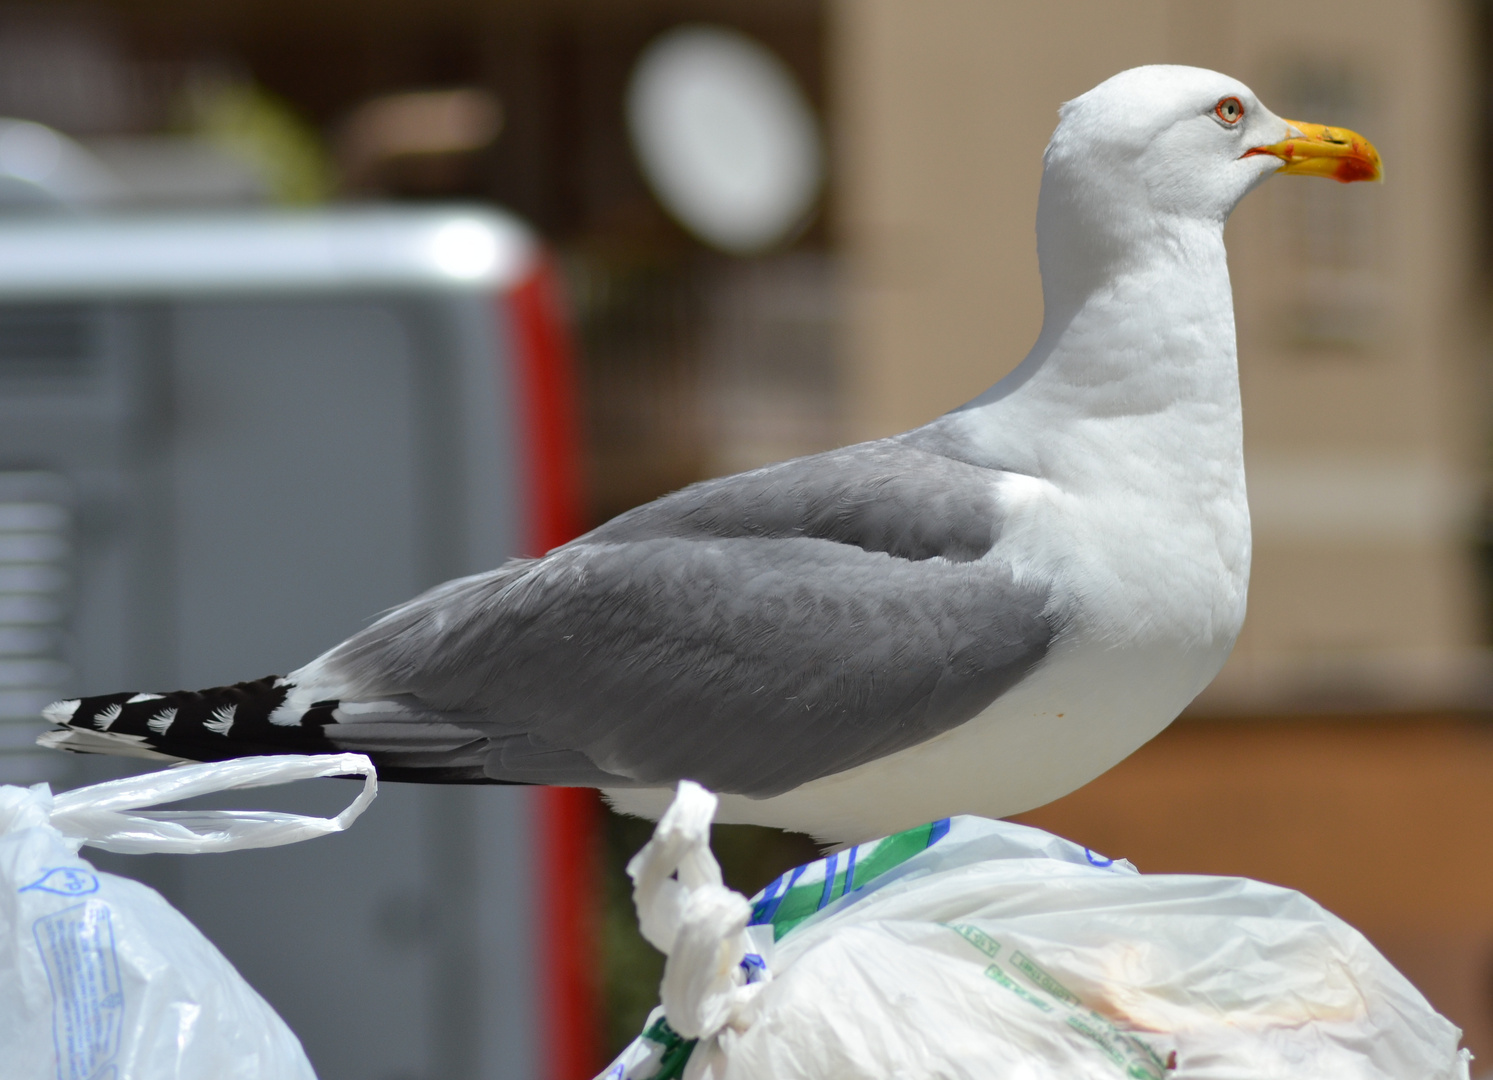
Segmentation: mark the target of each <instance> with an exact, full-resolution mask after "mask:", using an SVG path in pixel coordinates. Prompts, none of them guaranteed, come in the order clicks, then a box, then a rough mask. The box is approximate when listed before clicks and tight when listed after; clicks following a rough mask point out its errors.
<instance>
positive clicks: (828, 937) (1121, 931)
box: [602, 782, 1470, 1080]
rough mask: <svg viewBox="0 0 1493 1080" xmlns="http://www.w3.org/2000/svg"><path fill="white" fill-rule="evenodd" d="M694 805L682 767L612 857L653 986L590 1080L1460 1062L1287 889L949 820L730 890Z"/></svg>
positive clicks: (1372, 953)
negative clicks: (658, 969) (660, 970)
mask: <svg viewBox="0 0 1493 1080" xmlns="http://www.w3.org/2000/svg"><path fill="white" fill-rule="evenodd" d="M714 808H715V799H714V796H712V795H710V793H708V792H706V791H705V790H704V789H702V788H699V787H698V786H697V785H694V784H690V783H688V782H686V783H684V784H681V785H680V790H679V794H678V796H677V797H676V800H675V803H674V804H673V806H672V807H671V808H670V810H669V812H668V813H666V814H665V816H664V818H663V819H662V820H661V821H660V823H659V826H658V830H657V832H656V833H655V837H654V840H653V841H651V842H650V843H649V845H648V846H647V847H645V848H644V849H643V851H641V852H640V853H639V854H638V856H637V857H636V858H635V859H634V860H633V862H632V864H630V865H629V872H630V873H631V874H632V876H633V879H634V882H635V893H634V899H635V901H636V904H637V907H638V912H639V919H640V922H641V924H642V925H643V926H644V927H645V933H646V936H647V937H648V938H649V940H650V941H652V942H653V943H654V944H655V945H657V946H658V947H660V948H661V949H663V951H664V952H665V953H667V954H668V960H667V963H666V968H665V975H664V981H663V987H662V990H663V993H662V1000H663V1004H662V1006H661V1007H660V1008H659V1009H656V1010H655V1011H654V1014H653V1015H652V1016H651V1017H650V1018H649V1022H648V1025H647V1026H646V1028H645V1031H644V1033H643V1035H641V1036H640V1037H639V1038H638V1039H637V1040H635V1041H634V1042H633V1044H632V1045H631V1046H629V1047H628V1048H627V1049H626V1050H625V1051H624V1052H623V1054H622V1055H621V1056H620V1057H619V1058H618V1059H617V1061H615V1062H613V1063H612V1065H611V1066H610V1067H609V1068H608V1069H607V1070H606V1071H605V1072H604V1073H602V1078H603V1080H674V1078H683V1080H798V1078H802V1080H853V1078H862V1077H864V1078H866V1080H872V1078H876V1080H886V1078H896V1080H914V1078H924V1077H927V1078H933V1077H938V1078H950V1080H965V1078H968V1080H977V1078H978V1080H998V1078H1005V1077H1011V1078H1018V1077H1020V1078H1033V1080H1035V1078H1039V1077H1040V1078H1049V1077H1063V1078H1065V1080H1069V1078H1083V1080H1089V1078H1092V1080H1266V1078H1270V1080H1274V1078H1280V1080H1287V1078H1289V1080H1312V1078H1322V1080H1329V1078H1330V1080H1411V1078H1413V1080H1466V1078H1467V1076H1468V1063H1469V1060H1470V1055H1468V1054H1467V1053H1466V1051H1461V1050H1459V1049H1458V1041H1459V1039H1460V1037H1461V1033H1460V1032H1459V1031H1458V1030H1457V1028H1456V1027H1455V1026H1454V1025H1453V1024H1451V1023H1450V1022H1449V1021H1448V1020H1446V1019H1445V1018H1444V1017H1442V1016H1440V1015H1439V1014H1437V1013H1436V1011H1435V1010H1434V1009H1432V1008H1431V1006H1430V1005H1429V1004H1428V1003H1427V1002H1426V1000H1425V998H1424V997H1422V996H1421V994H1420V993H1419V992H1418V991H1417V990H1416V989H1415V987H1414V986H1412V985H1411V984H1410V982H1409V981H1408V980H1406V979H1405V978H1404V976H1402V975H1401V974H1400V973H1399V972H1398V971H1396V970H1395V969H1394V967H1393V966H1391V965H1390V964H1389V963H1388V961H1386V960H1385V959H1384V957H1383V956H1381V955H1380V954H1379V953H1378V951H1377V950H1375V949H1374V947H1373V946H1372V945H1370V944H1369V942H1368V941H1367V940H1366V939H1365V938H1364V937H1363V935H1361V934H1360V933H1358V931H1356V930H1354V929H1353V928H1352V927H1351V926H1349V925H1348V924H1347V923H1345V922H1343V921H1342V920H1341V919H1338V918H1337V917H1336V916H1334V915H1332V914H1331V913H1329V912H1328V911H1326V910H1324V909H1323V908H1322V907H1320V906H1319V905H1318V904H1316V903H1314V902H1313V901H1312V900H1310V899H1308V898H1307V897H1305V896H1303V895H1302V894H1300V893H1298V892H1294V891H1292V890H1290V889H1283V888H1279V887H1276V886H1273V885H1266V884H1263V883H1261V882H1257V881H1251V880H1248V879H1245V878H1224V877H1204V876H1194V875H1174V874H1149V875H1148V874H1140V873H1138V872H1137V871H1136V870H1135V868H1134V867H1132V866H1131V865H1130V864H1129V863H1127V862H1124V861H1123V860H1110V859H1107V858H1105V857H1103V856H1100V855H1097V854H1095V853H1094V852H1092V851H1089V850H1087V849H1085V848H1083V847H1080V846H1078V845H1076V844H1072V843H1070V842H1069V841H1066V840H1063V839H1061V838H1059V837H1055V836H1052V835H1050V834H1048V833H1044V832H1041V831H1040V830H1037V829H1031V828H1027V827H1024V826H1020V825H1014V824H1011V823H1009V822H1002V821H988V820H985V819H981V818H973V817H958V818H953V819H948V820H945V821H942V822H933V823H930V824H929V825H925V826H922V827H921V828H920V829H914V830H910V831H909V832H907V833H900V834H897V835H896V836H892V837H886V838H884V839H882V840H877V841H872V842H871V843H868V844H863V845H860V846H859V847H857V848H854V849H850V850H849V851H845V852H839V853H836V854H835V855H832V856H829V857H828V858H826V859H823V860H820V861H819V862H817V863H812V864H809V865H808V866H806V867H800V868H798V869H797V870H795V871H792V872H791V873H789V874H785V875H784V876H783V877H782V878H780V879H779V880H778V881H775V882H773V883H772V884H771V885H769V886H768V887H767V888H766V889H764V890H763V891H762V892H761V893H759V894H758V895H757V896H756V897H754V898H753V900H752V901H750V902H746V901H744V900H743V901H742V902H741V903H740V904H733V903H732V902H731V897H733V896H735V894H731V893H730V890H728V889H726V888H724V886H723V885H721V883H720V873H719V869H718V867H716V866H715V862H714V859H713V857H711V856H710V853H709V822H710V819H711V817H712V815H713V813H714ZM722 894H728V895H722ZM738 899H739V898H738Z"/></svg>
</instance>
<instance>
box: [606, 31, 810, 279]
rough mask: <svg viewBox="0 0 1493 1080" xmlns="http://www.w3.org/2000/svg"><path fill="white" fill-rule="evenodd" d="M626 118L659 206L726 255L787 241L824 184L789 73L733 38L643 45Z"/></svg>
mask: <svg viewBox="0 0 1493 1080" xmlns="http://www.w3.org/2000/svg"><path fill="white" fill-rule="evenodd" d="M627 121H628V127H629V129H630V131H631V134H632V141H633V148H634V150H635V151H636V153H637V155H638V159H639V161H640V162H641V164H642V167H643V173H644V175H645V176H646V177H647V179H648V182H649V183H650V184H651V185H652V186H653V190H654V193H655V194H656V195H657V196H658V198H659V201H660V202H662V203H663V205H664V207H665V208H666V209H667V210H668V211H669V212H670V213H671V214H673V215H674V217H675V218H677V219H678V220H679V222H680V224H682V225H684V227H685V228H687V229H689V230H690V231H691V232H692V233H694V234H695V235H696V236H697V237H699V238H700V239H701V240H703V241H705V242H706V243H708V244H711V245H713V246H715V247H718V248H721V249H723V250H725V251H729V252H732V253H733V254H741V255H745V254H751V253H753V252H757V251H761V250H763V249H765V248H769V247H771V246H773V245H774V244H776V243H779V242H780V241H782V240H784V239H785V238H787V237H788V236H789V235H790V234H792V233H793V232H794V231H795V230H796V229H797V228H798V227H799V226H801V225H802V224H803V222H804V220H805V218H806V217H807V216H808V213H809V210H810V209H811V208H812V207H813V205H814V200H815V199H816V198H817V197H818V194H819V189H820V185H821V184H822V183H823V181H824V152H823V148H822V146H821V143H820V137H819V126H818V124H817V123H816V121H815V118H814V113H813V110H812V109H811V108H810V106H809V103H808V101H807V100H806V99H805V97H804V95H803V92H802V91H801V90H800V89H799V87H798V84H797V83H796V82H795V81H794V78H793V74H792V73H791V72H790V71H789V70H788V68H787V67H786V66H785V65H784V64H783V63H782V61H780V60H779V59H778V58H777V57H776V56H774V55H773V54H772V53H771V52H770V51H768V50H767V49H766V48H764V47H763V46H762V45H760V44H758V43H757V42H755V41H753V40H752V39H751V38H749V37H747V36H746V35H745V34H742V33H739V32H737V31H735V30H727V29H722V28H716V27H684V28H682V29H679V30H672V31H670V32H669V33H667V34H664V35H663V36H662V37H660V38H659V39H658V40H657V41H655V42H654V43H653V44H651V45H650V46H648V48H647V49H646V50H645V51H644V52H643V55H642V57H641V58H639V60H638V63H637V66H636V67H635V68H634V69H633V74H632V81H631V84H630V85H629V87H628V93H627Z"/></svg>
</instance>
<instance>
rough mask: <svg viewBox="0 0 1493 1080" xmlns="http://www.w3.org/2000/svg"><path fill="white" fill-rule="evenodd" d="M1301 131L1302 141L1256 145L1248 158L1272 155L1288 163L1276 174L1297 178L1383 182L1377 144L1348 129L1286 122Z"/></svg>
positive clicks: (1290, 140)
mask: <svg viewBox="0 0 1493 1080" xmlns="http://www.w3.org/2000/svg"><path fill="white" fill-rule="evenodd" d="M1286 123H1288V124H1290V125H1291V126H1292V127H1293V128H1295V129H1296V130H1298V131H1300V132H1301V136H1300V138H1290V139H1286V140H1285V141H1284V142H1278V143H1272V144H1271V145H1269V146H1256V147H1255V148H1254V149H1253V150H1247V151H1245V153H1244V156H1245V157H1254V156H1255V155H1256V154H1270V155H1272V156H1274V157H1278V158H1280V159H1281V161H1283V162H1285V164H1284V165H1282V166H1281V167H1280V168H1279V169H1277V170H1276V172H1283V173H1293V174H1295V175H1297V176H1330V177H1332V179H1334V180H1337V181H1340V182H1342V183H1344V184H1351V183H1353V181H1355V180H1382V179H1384V167H1383V166H1382V165H1380V164H1379V151H1377V150H1375V149H1374V144H1373V143H1371V142H1369V141H1368V140H1367V139H1365V138H1364V137H1363V136H1362V135H1360V134H1358V133H1357V132H1356V131H1349V130H1348V129H1347V128H1336V127H1325V126H1323V125H1322V124H1304V123H1302V122H1301V121H1299V120H1287V121H1286Z"/></svg>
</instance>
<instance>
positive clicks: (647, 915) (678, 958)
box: [627, 780, 767, 1039]
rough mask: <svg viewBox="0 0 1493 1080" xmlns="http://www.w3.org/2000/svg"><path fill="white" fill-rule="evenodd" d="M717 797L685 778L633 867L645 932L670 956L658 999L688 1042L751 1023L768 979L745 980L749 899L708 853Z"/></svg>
mask: <svg viewBox="0 0 1493 1080" xmlns="http://www.w3.org/2000/svg"><path fill="white" fill-rule="evenodd" d="M717 802H718V800H717V799H716V797H715V796H714V795H712V794H711V793H710V792H708V791H706V790H705V789H704V788H703V787H701V786H700V785H699V784H696V783H694V782H693V781H690V780H681V781H680V783H679V792H678V794H677V795H676V796H675V799H674V802H673V804H672V805H671V806H670V807H669V809H668V811H667V812H665V814H664V816H663V818H662V819H660V821H659V823H658V828H657V829H656V830H655V831H654V834H653V839H652V840H650V841H649V842H648V843H647V845H645V846H644V848H643V850H641V851H639V852H638V853H637V855H635V856H633V858H632V861H631V862H629V863H628V864H627V875H628V877H630V878H632V882H633V894H632V895H633V904H634V905H635V906H636V907H637V911H638V925H639V927H640V928H641V929H642V931H643V936H644V937H645V938H647V939H648V941H649V942H650V943H651V944H652V945H653V946H654V947H655V948H657V949H658V950H659V951H660V952H662V953H663V954H664V955H665V956H666V957H667V958H668V959H667V960H666V961H665V963H664V979H663V983H662V985H661V986H660V988H659V997H660V1000H661V1001H662V1004H663V1008H664V1016H665V1017H666V1018H667V1019H668V1021H669V1026H670V1027H672V1028H673V1029H674V1030H675V1031H677V1032H678V1033H679V1034H680V1035H683V1036H684V1037H685V1038H687V1039H708V1038H710V1037H711V1036H713V1035H715V1034H716V1033H718V1032H719V1031H721V1030H722V1029H723V1028H725V1027H727V1026H728V1025H730V1026H732V1027H737V1028H743V1027H745V1026H746V1025H748V1024H749V1023H750V1009H749V1006H750V1005H751V1003H752V1001H753V999H754V998H755V997H756V996H757V994H758V993H759V992H760V991H761V989H762V987H763V986H765V985H766V984H767V981H766V980H765V979H764V980H762V981H758V982H753V983H750V984H748V983H747V975H746V971H745V969H744V968H743V967H742V960H743V959H744V958H745V956H746V954H747V951H748V945H749V941H748V938H747V935H746V925H747V920H748V919H749V918H750V917H751V913H752V908H751V905H750V904H749V903H747V899H746V897H744V896H742V895H741V894H740V893H738V892H735V891H733V890H731V889H728V888H726V886H725V884H724V881H723V879H722V877H721V868H720V864H719V863H717V862H716V861H715V856H714V855H712V854H711V851H710V822H711V820H712V819H713V818H714V817H715V809H716V805H717Z"/></svg>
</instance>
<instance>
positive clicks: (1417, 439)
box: [830, 0, 1486, 712]
mask: <svg viewBox="0 0 1493 1080" xmlns="http://www.w3.org/2000/svg"><path fill="white" fill-rule="evenodd" d="M831 10H832V19H831V34H830V40H831V66H832V71H833V80H834V95H833V98H834V109H835V112H836V122H837V123H836V128H837V130H838V132H839V135H840V143H839V145H838V147H837V148H836V152H837V164H838V168H839V182H838V186H837V192H838V195H839V200H840V201H839V206H838V219H837V224H838V228H839V230H840V234H841V238H842V241H843V245H844V249H845V251H846V252H847V256H848V268H849V295H848V311H849V320H848V321H849V332H848V343H847V345H848V347H847V351H846V367H845V385H846V388H847V409H848V426H849V431H850V434H851V435H852V436H853V437H857V438H860V437H869V436H874V435H880V434H886V433H889V432H893V431H897V430H901V429H903V428H906V427H910V426H913V425H915V424H919V423H922V422H924V421H926V420H928V419H930V418H932V417H933V416H936V415H937V414H938V413H940V412H942V411H944V410H946V409H948V408H951V407H952V406H954V405H957V404H959V403H960V402H962V401H964V400H965V399H967V398H968V397H970V396H972V395H973V394H974V393H976V392H978V391H979V390H981V389H982V388H984V387H985V386H987V385H989V384H990V383H991V382H993V381H995V380H996V379H997V378H999V377H1000V376H1001V375H1003V374H1004V373H1005V372H1006V371H1008V370H1009V369H1010V368H1011V367H1012V366H1013V365H1014V364H1015V363H1016V362H1017V361H1019V360H1020V359H1021V357H1022V356H1023V355H1024V354H1025V352H1026V349H1027V348H1028V347H1029V345H1030V343H1031V341H1032V340H1033V339H1034V338H1035V336H1036V333H1037V330H1038V327H1039V325H1040V322H1041V310H1042V301H1041V292H1040V286H1039V282H1038V277H1037V263H1036V252H1035V244H1034V237H1033V219H1034V214H1035V209H1036V199H1037V189H1038V185H1039V182H1040V177H1041V153H1042V148H1043V146H1044V145H1045V143H1046V140H1047V137H1048V135H1049V134H1050V132H1051V129H1052V126H1053V124H1054V122H1055V119H1056V109H1057V106H1058V104H1059V103H1060V102H1062V101H1063V100H1066V99H1067V98H1070V97H1073V96H1075V95H1076V94H1079V93H1081V92H1083V91H1084V90H1086V89H1088V88H1089V87H1090V86H1092V85H1094V84H1095V83H1097V82H1099V81H1101V80H1102V79H1104V78H1105V77H1107V76H1109V75H1111V74H1113V73H1114V72H1116V71H1119V70H1121V69H1123V68H1126V67H1130V66H1133V65H1136V64H1142V63H1152V62H1177V63H1194V64H1199V65H1203V66H1209V67H1215V68H1218V69H1221V70H1224V71H1228V72H1229V73H1230V74H1233V75H1236V76H1238V77H1239V78H1241V79H1243V80H1245V81H1246V82H1248V83H1250V84H1251V85H1252V86H1253V88H1254V89H1255V90H1256V91H1257V92H1258V93H1259V94H1260V95H1261V96H1262V97H1263V98H1264V100H1265V101H1266V102H1267V103H1269V104H1271V105H1272V107H1273V108H1275V109H1276V110H1277V111H1278V112H1280V113H1282V114H1283V115H1286V116H1292V117H1294V118H1296V119H1302V120H1313V121H1318V122H1324V123H1338V124H1343V125H1345V126H1354V127H1358V128H1360V130H1362V131H1363V132H1364V133H1365V134H1366V135H1368V136H1369V137H1370V138H1372V139H1373V140H1374V141H1375V143H1376V144H1377V145H1378V146H1379V148H1380V149H1381V151H1382V152H1383V154H1384V158H1385V162H1386V171H1387V175H1388V182H1387V183H1385V184H1384V185H1375V186H1370V185H1355V186H1353V187H1343V186H1340V185H1336V184H1332V183H1330V182H1328V181H1322V180H1309V179H1301V178H1294V177H1293V178H1284V177H1282V178H1276V179H1274V180H1272V181H1271V182H1270V183H1268V184H1266V185H1265V187H1264V188H1263V189H1262V190H1260V191H1259V192H1256V193H1255V194H1254V195H1252V196H1251V197H1250V199H1248V200H1246V203H1245V205H1244V206H1243V207H1242V208H1241V210H1240V211H1239V212H1238V214H1236V216H1235V219H1234V221H1233V222H1232V223H1231V225H1230V229H1229V243H1230V251H1231V258H1232V262H1233V266H1234V274H1235V292H1236V297H1237V303H1238V324H1239V339H1240V357H1241V359H1240V368H1241V380H1242V385H1243V390H1244V398H1245V427H1246V453H1247V460H1248V465H1249V470H1250V494H1251V505H1252V509H1253V512H1254V516H1255V526H1256V528H1255V537H1256V555H1255V568H1254V581H1253V585H1252V589H1251V598H1250V614H1249V619H1248V622H1247V624H1246V627H1245V631H1244V635H1243V637H1242V638H1241V640H1240V643H1239V648H1238V649H1237V650H1236V654H1235V658H1234V659H1233V660H1232V661H1231V662H1230V665H1229V667H1228V669H1226V671H1225V673H1224V675H1223V676H1221V677H1220V679H1219V681H1218V682H1217V683H1216V684H1215V686H1214V687H1213V688H1211V689H1210V691H1209V693H1208V694H1206V695H1205V697H1204V699H1203V700H1202V701H1201V702H1200V707H1202V708H1205V709H1206V708H1211V709H1213V710H1215V711H1225V712H1240V711H1260V710H1263V709H1285V710H1289V709H1291V708H1295V707H1298V706H1299V705H1300V703H1301V702H1303V701H1307V700H1310V701H1312V702H1314V703H1321V702H1323V701H1324V700H1325V701H1327V702H1328V703H1331V702H1335V701H1340V702H1344V703H1353V702H1357V703H1360V704H1366V705H1369V706H1375V705H1377V706H1379V707H1385V706H1393V707H1400V706H1406V705H1411V706H1413V705H1420V704H1427V703H1433V702H1445V701H1459V700H1463V699H1465V697H1466V695H1467V694H1468V693H1470V692H1471V689H1470V688H1471V687H1472V685H1473V683H1474V682H1475V680H1476V678H1477V677H1479V676H1480V675H1481V673H1482V670H1483V668H1484V666H1485V665H1484V660H1483V656H1484V654H1483V652H1482V651H1481V649H1480V648H1478V646H1479V645H1480V643H1481V638H1482V631H1481V614H1480V609H1479V605H1478V602H1477V599H1476V589H1475V581H1474V575H1473V572H1472V562H1471V557H1470V546H1469V543H1468V541H1467V537H1468V535H1469V532H1470V527H1471V521H1472V515H1473V511H1474V509H1475V507H1476V505H1477V498H1478V492H1479V490H1480V488H1479V482H1478V477H1479V476H1480V473H1481V467H1482V460H1483V451H1482V445H1483V438H1484V432H1485V430H1486V424H1485V421H1484V410H1483V406H1482V397H1481V393H1480V386H1479V380H1478V378H1477V377H1476V372H1475V370H1474V366H1473V359H1474V357H1475V356H1476V355H1478V354H1477V350H1476V348H1475V347H1474V343H1475V342H1477V341H1478V340H1479V335H1478V332H1477V327H1476V325H1475V323H1474V317H1475V303H1474V301H1475V299H1476V297H1475V295H1474V275H1473V272H1472V269H1471V267H1472V261H1473V257H1474V254H1475V252H1474V246H1473V245H1474V241H1475V226H1474V223H1473V221H1472V220H1471V218H1470V217H1469V205H1470V199H1469V191H1470V188H1471V180H1472V159H1471V146H1470V144H1471V142H1472V125H1473V117H1472V111H1471V110H1472V104H1473V95H1474V93H1475V88H1474V86H1473V85H1472V81H1471V78H1470V72H1471V57H1470V48H1471V34H1470V32H1469V30H1470V28H1469V27H1468V26H1467V25H1465V23H1464V18H1465V15H1464V6H1463V5H1461V4H1456V3H1450V2H1445V0H1429V2H1410V0H1400V2H1388V0H1380V2H1360V3H1352V4H1350V3H1346V2H1342V0H1299V2H1292V3H1285V2H1281V0H1257V2H1254V3H1250V4H1248V5H1240V4H1237V3H1233V4H1230V3H1214V2H1211V0H1170V2H1167V0H1152V2H1148V3H1129V2H1127V3H1124V4H1113V3H1098V2H1077V0H1046V2H1043V3H1040V4H1038V3H995V2H992V0H918V2H916V3H914V2H911V0H839V2H838V3H837V4H835V5H834V6H833V7H832V9H831ZM1303 110H1304V111H1305V112H1309V113H1311V115H1304V114H1303V115H1298V113H1301V112H1302V111H1303Z"/></svg>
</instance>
